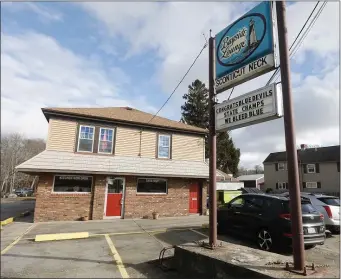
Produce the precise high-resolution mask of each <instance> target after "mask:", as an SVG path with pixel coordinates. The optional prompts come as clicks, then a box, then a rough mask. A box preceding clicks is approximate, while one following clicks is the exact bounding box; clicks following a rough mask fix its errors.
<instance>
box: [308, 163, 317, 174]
mask: <svg viewBox="0 0 341 279" xmlns="http://www.w3.org/2000/svg"><path fill="white" fill-rule="evenodd" d="M309 166H310V168H313V169H314V171H309ZM307 173H316V165H315V164H307Z"/></svg>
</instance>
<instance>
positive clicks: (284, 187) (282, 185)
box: [277, 182, 288, 189]
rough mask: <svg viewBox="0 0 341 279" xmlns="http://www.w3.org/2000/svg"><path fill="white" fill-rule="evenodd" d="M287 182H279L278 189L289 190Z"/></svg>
mask: <svg viewBox="0 0 341 279" xmlns="http://www.w3.org/2000/svg"><path fill="white" fill-rule="evenodd" d="M287 184H288V183H287V182H278V183H277V185H278V188H277V189H287V188H288V187H287Z"/></svg>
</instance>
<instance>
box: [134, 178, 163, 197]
mask: <svg viewBox="0 0 341 279" xmlns="http://www.w3.org/2000/svg"><path fill="white" fill-rule="evenodd" d="M140 179H157V180H163V181H166V192H165V193H155V192H138V191H137V186H138V184H139V180H140ZM136 195H168V180H167V179H164V178H158V177H140V178H138V179H137V183H136Z"/></svg>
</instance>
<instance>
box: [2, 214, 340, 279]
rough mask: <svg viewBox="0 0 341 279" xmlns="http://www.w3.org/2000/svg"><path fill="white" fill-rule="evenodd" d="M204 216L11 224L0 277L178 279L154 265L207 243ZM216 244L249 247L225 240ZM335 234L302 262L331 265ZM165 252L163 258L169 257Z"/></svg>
mask: <svg viewBox="0 0 341 279" xmlns="http://www.w3.org/2000/svg"><path fill="white" fill-rule="evenodd" d="M205 222H207V217H205V216H196V217H180V218H169V219H168V218H167V219H160V220H141V219H140V220H117V219H116V220H103V221H89V222H51V223H37V224H30V223H20V222H15V223H13V224H10V225H8V226H6V227H5V228H4V230H3V231H2V233H1V240H2V241H1V242H3V240H6V241H5V243H4V245H3V243H1V277H3V278H43V277H44V278H71V277H72V278H109V277H111V278H113V277H114V278H174V277H178V278H183V277H182V276H181V275H180V274H178V273H177V272H176V271H163V270H162V269H161V268H160V267H159V266H158V261H157V260H158V258H159V253H160V251H161V249H162V248H164V247H170V246H171V245H177V244H184V243H188V242H193V241H201V240H204V239H207V229H202V228H201V224H202V223H205ZM82 231H88V232H89V233H90V237H89V238H86V239H78V240H62V241H50V242H34V241H33V240H32V239H33V238H34V237H35V235H37V234H45V233H63V232H82ZM219 239H220V240H224V241H230V242H233V243H235V244H240V245H246V246H248V245H253V244H252V243H249V242H246V241H245V240H241V239H237V238H233V237H230V236H219ZM339 247H340V236H339V235H334V236H333V237H331V238H328V239H327V240H326V243H325V245H323V246H317V247H315V248H313V249H311V250H307V251H306V259H307V261H313V262H314V263H316V264H329V265H333V266H337V267H338V268H337V270H339V263H340V258H339V257H340V251H339ZM171 255H172V250H169V251H168V252H167V253H166V255H165V256H171Z"/></svg>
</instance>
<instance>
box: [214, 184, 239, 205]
mask: <svg viewBox="0 0 341 279" xmlns="http://www.w3.org/2000/svg"><path fill="white" fill-rule="evenodd" d="M216 188H217V200H218V202H220V203H227V202H229V201H230V200H232V199H233V198H234V197H236V196H239V195H240V194H241V193H242V192H241V191H240V190H241V189H242V188H244V183H243V182H237V181H217V184H216Z"/></svg>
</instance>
